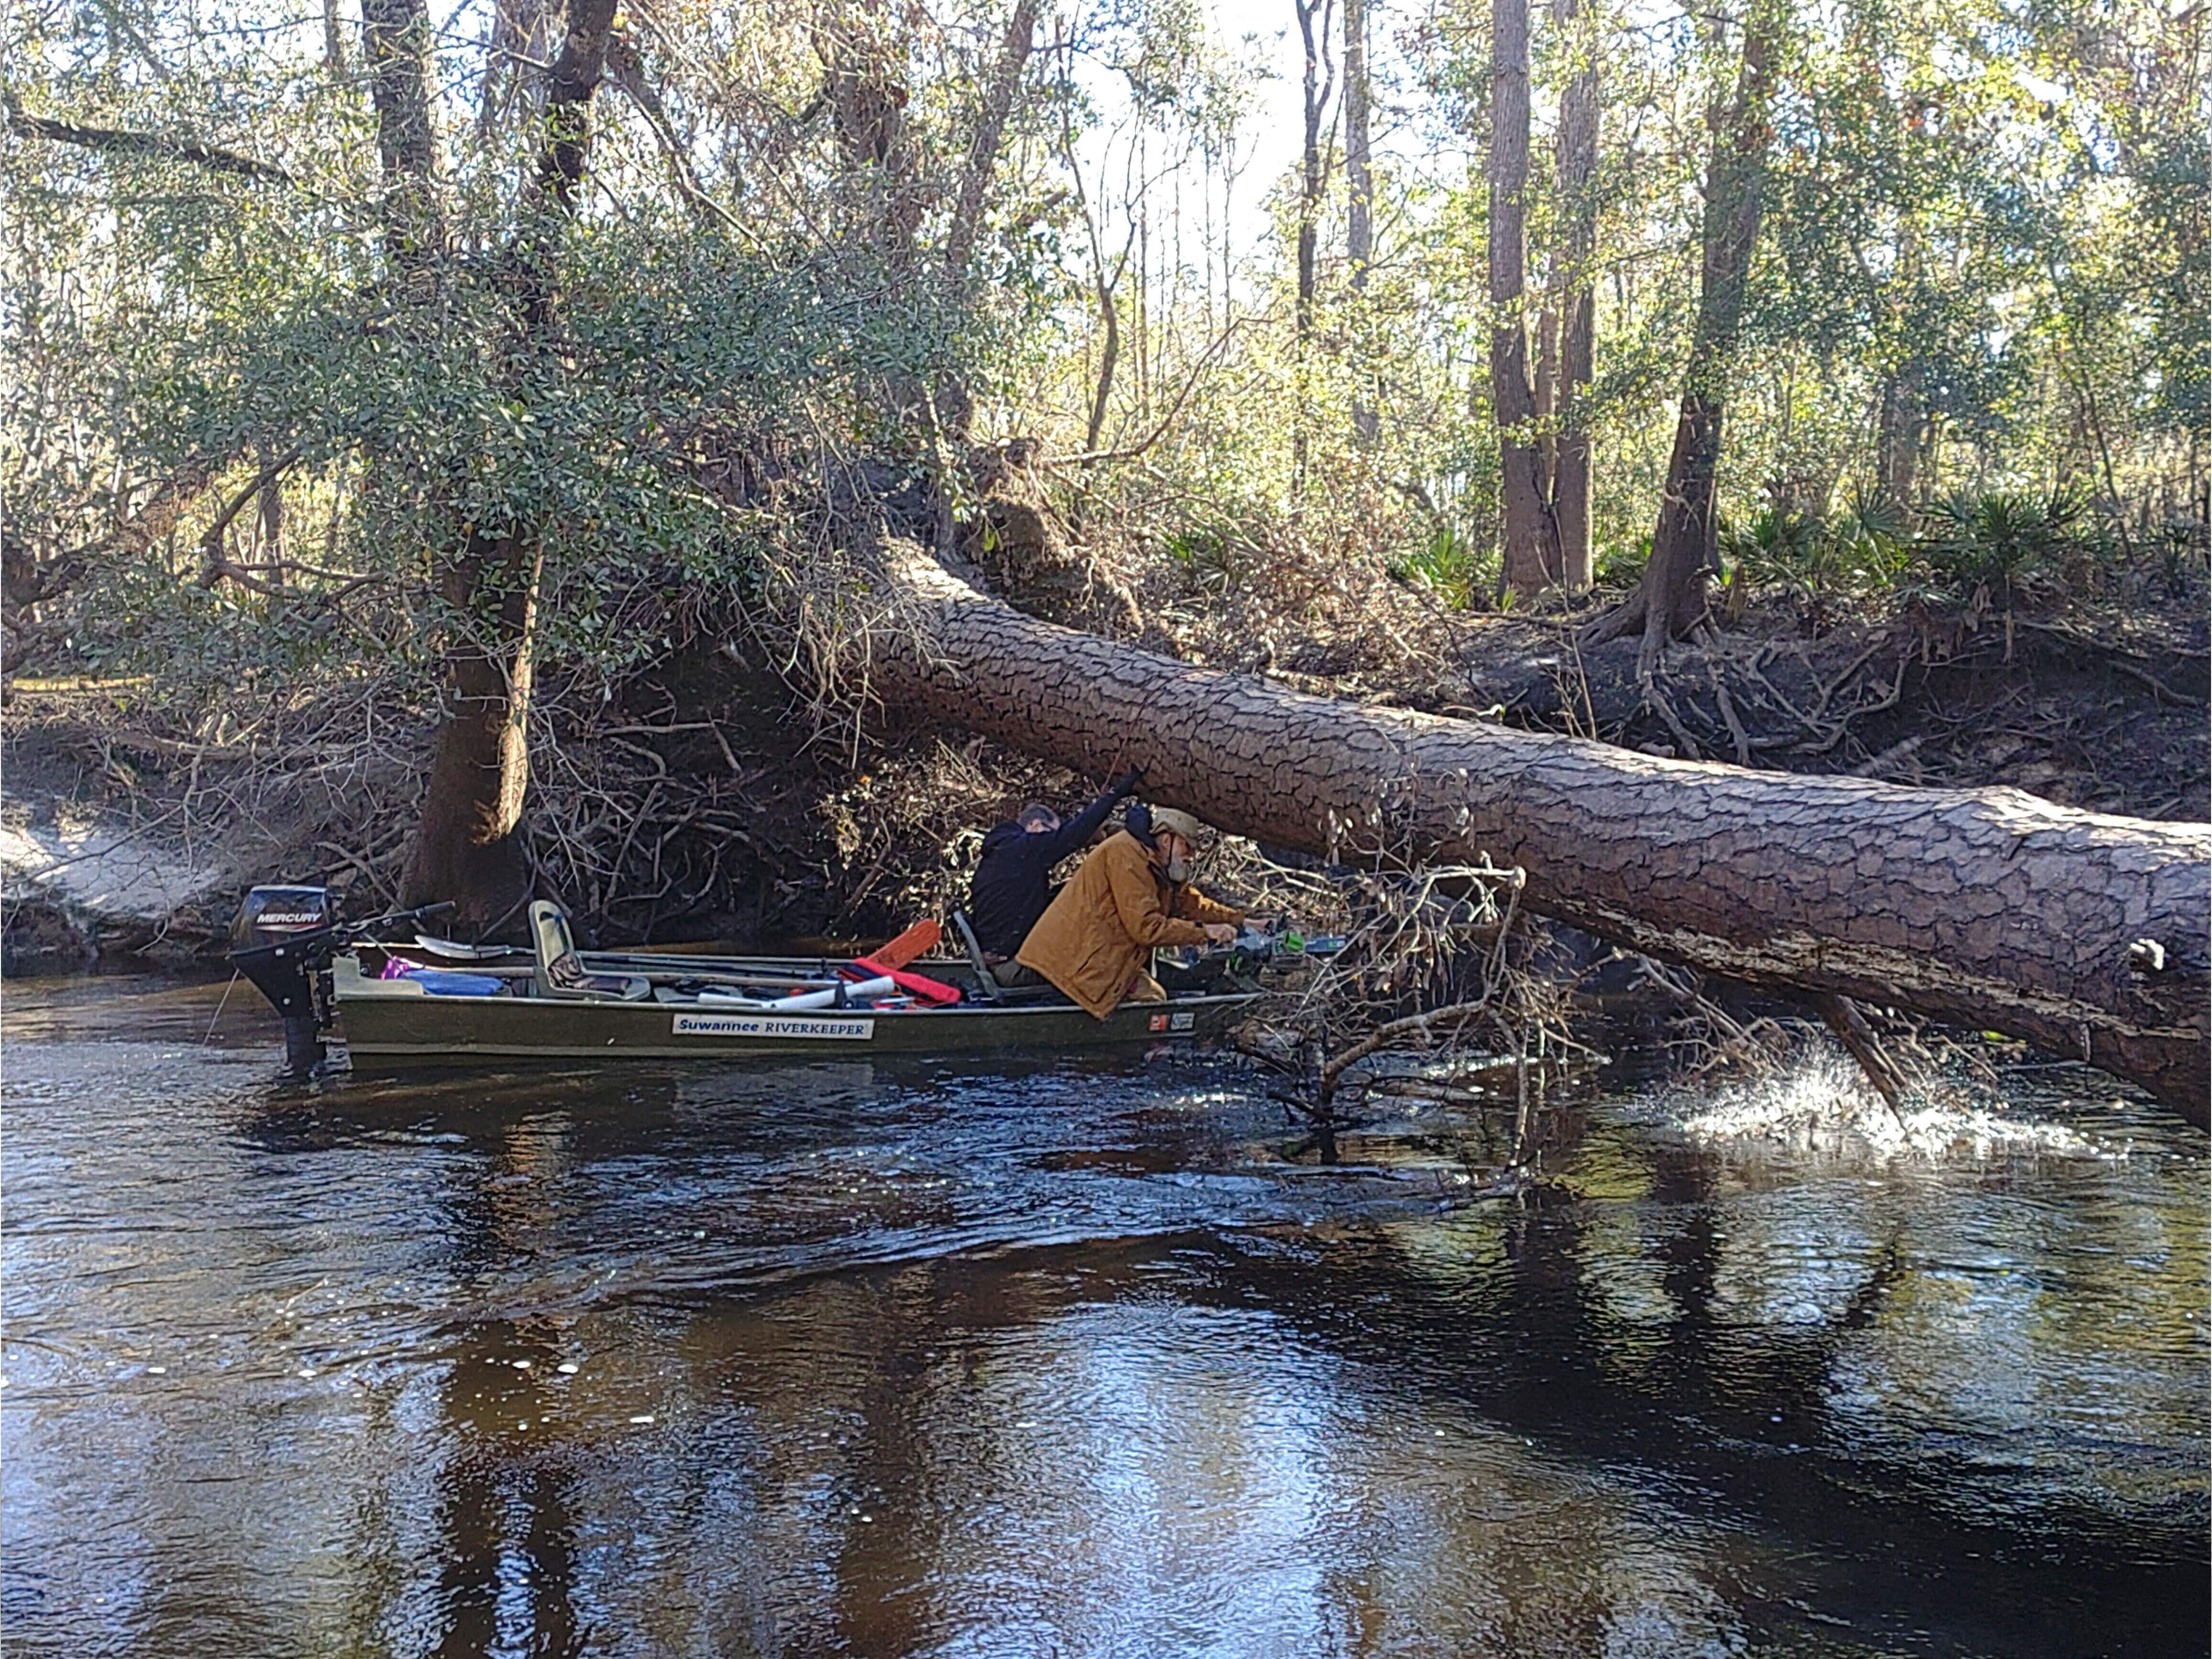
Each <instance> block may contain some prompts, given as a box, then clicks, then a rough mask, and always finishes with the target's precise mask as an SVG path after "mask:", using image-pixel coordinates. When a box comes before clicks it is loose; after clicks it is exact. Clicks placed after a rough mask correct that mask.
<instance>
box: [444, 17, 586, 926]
mask: <svg viewBox="0 0 2212 1659" xmlns="http://www.w3.org/2000/svg"><path fill="white" fill-rule="evenodd" d="M411 3H417V4H419V3H420V0H411ZM615 5H616V0H577V3H576V5H575V6H574V8H573V9H571V10H570V12H569V14H568V33H567V36H566V38H565V39H564V40H563V41H562V47H561V52H560V55H559V56H558V57H557V58H555V59H554V62H553V64H552V67H551V68H550V70H548V71H547V75H546V88H545V100H544V110H543V112H542V115H541V120H542V122H543V132H544V140H543V142H542V143H541V145H540V147H539V148H538V154H537V157H536V160H535V162H534V165H533V167H532V181H531V182H532V197H531V198H530V199H529V200H528V201H527V202H526V205H525V208H524V215H523V224H522V227H521V229H520V232H519V233H518V235H517V238H516V247H515V257H514V269H515V276H516V281H515V283H514V335H513V341H512V342H511V344H512V349H513V354H514V357H515V361H516V365H517V377H518V380H519V381H526V379H527V378H529V374H530V373H542V372H549V365H550V372H554V373H558V372H561V371H560V369H559V367H558V366H557V364H556V363H555V362H554V346H555V306H556V299H557V294H556V269H555V265H556V260H557V258H558V256H559V252H560V243H561V239H562V236H563V235H564V234H565V232H566V227H567V226H568V222H569V221H570V220H571V219H572V218H573V217H574V212H575V205H576V195H577V191H578V190H579V189H580V187H581V185H582V184H583V180H584V171H585V167H586V164H587V163H588V161H589V160H590V154H591V136H592V135H591V102H592V96H593V94H595V93H596V92H597V91H598V90H599V82H600V79H601V77H602V76H603V74H604V73H605V66H606V51H607V39H608V35H609V33H610V31H611V28H612V26H613V20H614V12H615ZM517 395H518V396H520V395H522V392H521V388H520V385H518V394H517ZM543 577H544V546H543V544H542V542H540V540H539V538H538V531H537V528H536V527H535V526H532V525H530V524H520V525H515V526H513V527H510V528H507V529H506V530H502V531H501V532H499V533H497V534H494V533H493V532H491V531H489V530H478V529H471V530H469V531H468V532H467V535H466V540H465V543H464V545H463V547H462V549H461V551H460V552H459V554H458V555H456V556H455V557H454V558H453V559H452V560H449V561H448V562H447V564H446V565H445V566H444V567H443V568H442V569H441V572H440V573H439V590H440V593H441V596H442V597H443V598H444V600H445V602H446V604H447V608H448V609H449V612H450V619H449V621H448V627H450V628H451V630H452V638H451V639H450V640H449V642H448V644H447V647H446V691H445V707H444V713H443V717H442V719H441V722H440V724H439V728H438V737H437V745H436V748H435V753H434V754H433V756H432V759H431V764H430V776H429V781H428V785H427V787H426V789H425V790H424V793H423V799H422V822H421V823H420V825H419V826H417V827H416V833H415V840H414V844H413V845H412V847H411V848H410V851H409V854H408V860H407V869H406V874H405V875H404V877H403V878H402V880H401V882H400V902H401V903H402V904H404V905H421V904H429V903H433V902H436V901H440V900H444V901H449V902H451V903H452V904H453V905H454V906H455V910H456V915H455V917H454V922H455V925H456V928H457V929H458V930H460V931H464V932H474V933H476V934H477V935H483V933H485V932H487V931H489V930H491V929H496V928H501V927H502V926H511V925H512V923H513V918H514V917H516V916H517V914H518V913H519V912H520V910H521V907H522V905H523V901H524V900H525V899H527V898H528V897H529V894H530V888H531V883H532V877H531V870H530V863H529V855H528V851H527V849H526V847H525V846H524V845H523V844H522V838H521V836H520V834H519V833H518V831H519V828H520V824H521V819H522V805H523V800H524V797H525V796H526V794H527V793H528V790H529V784H530V748H529V742H528V737H529V732H528V726H529V717H530V695H531V687H532V680H533V678H534V677H535V673H536V647H537V639H536V634H537V613H538V590H539V584H540V582H541V580H542V579H543Z"/></svg>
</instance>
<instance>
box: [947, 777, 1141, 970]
mask: <svg viewBox="0 0 2212 1659" xmlns="http://www.w3.org/2000/svg"><path fill="white" fill-rule="evenodd" d="M1120 799H1121V793H1120V791H1119V790H1107V791H1106V793H1105V794H1103V795H1102V796H1099V797H1098V798H1097V800H1096V801H1093V802H1091V804H1090V805H1089V806H1087V807H1085V808H1084V809H1083V810H1082V812H1081V813H1080V814H1078V815H1077V816H1075V817H1073V818H1071V819H1069V820H1066V822H1065V823H1063V824H1061V825H1060V827H1059V828H1058V829H1056V830H1054V831H1053V832H1052V833H1050V834H1048V835H1032V834H1030V833H1029V831H1027V830H1025V829H1024V828H1023V827H1022V826H1020V825H1019V824H1018V823H1013V822H1007V823H1004V824H1000V825H998V826H995V827H994V829H993V830H992V831H991V833H989V834H987V835H986V836H985V837H984V838H983V857H982V862H981V863H978V864H977V865H976V866H975V885H974V886H973V887H970V888H969V893H968V923H969V926H970V927H972V928H974V929H975V942H976V943H977V944H979V945H981V946H982V948H983V949H984V950H985V952H987V954H990V955H993V956H1012V954H1014V953H1015V952H1016V951H1018V950H1019V949H1020V948H1022V941H1023V940H1024V939H1026V938H1028V937H1029V932H1030V929H1031V928H1033V927H1035V926H1036V920H1037V917H1040V916H1042V915H1043V914H1044V907H1045V906H1046V905H1048V904H1050V903H1051V902H1052V882H1051V876H1052V867H1053V866H1054V864H1057V863H1059V862H1060V860H1061V859H1063V858H1065V857H1067V855H1068V854H1069V853H1071V852H1073V851H1076V850H1077V849H1078V848H1079V847H1081V846H1082V845H1085V843H1086V842H1088V841H1089V840H1090V839H1091V837H1092V836H1094V835H1096V834H1097V833H1098V826H1100V825H1101V824H1103V823H1104V822H1105V821H1106V814H1108V813H1109V812H1111V811H1113V810H1114V803H1115V802H1116V801H1118V800H1120Z"/></svg>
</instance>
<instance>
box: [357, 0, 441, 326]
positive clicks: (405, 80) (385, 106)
mask: <svg viewBox="0 0 2212 1659" xmlns="http://www.w3.org/2000/svg"><path fill="white" fill-rule="evenodd" d="M361 37H362V56H363V57H364V58H367V59H368V96H369V101H370V103H371V104H373V105H374V106H375V110H376V149H377V157H378V160H379V161H380V163H381V164H382V168H383V173H384V200H383V203H382V204H381V206H382V212H381V215H380V216H381V218H382V220H383V223H384V240H385V257H386V258H387V259H389V260H391V261H392V264H393V266H394V267H395V268H397V269H398V270H399V271H400V272H402V273H403V274H410V273H413V272H416V271H418V270H421V269H424V268H426V267H428V266H429V265H431V264H432V263H433V262H435V258H436V256H437V255H438V253H439V252H440V251H441V250H442V249H443V247H444V245H445V232H444V225H443V218H442V215H441V213H440V211H439V204H438V196H437V190H438V133H437V127H436V125H435V123H434V122H433V121H432V119H431V116H430V38H431V37H430V11H429V6H428V0H362V7H361ZM412 297H416V298H420V297H422V296H420V295H419V294H418V295H414V296H412Z"/></svg>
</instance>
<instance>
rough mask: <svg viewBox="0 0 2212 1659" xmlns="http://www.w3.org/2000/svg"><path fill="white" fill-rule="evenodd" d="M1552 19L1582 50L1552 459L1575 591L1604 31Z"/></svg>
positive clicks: (1558, 5) (1567, 202)
mask: <svg viewBox="0 0 2212 1659" xmlns="http://www.w3.org/2000/svg"><path fill="white" fill-rule="evenodd" d="M1552 18H1553V22H1554V23H1555V24H1556V25H1557V26H1558V27H1559V32H1560V33H1561V34H1562V35H1563V36H1565V39H1566V41H1567V44H1568V45H1569V47H1570V49H1571V50H1572V51H1574V53H1575V54H1576V58H1577V63H1576V68H1575V72H1574V74H1573V75H1572V76H1571V77H1569V79H1568V82H1567V86H1566V90H1565V92H1564V93H1562V94H1560V97H1559V136H1558V139H1557V142H1556V145H1555V162H1556V166H1557V169H1558V173H1559V196H1560V218H1561V221H1562V234H1561V238H1560V243H1559V262H1558V267H1557V268H1558V269H1560V270H1561V271H1562V272H1563V274H1564V275H1565V282H1564V283H1563V284H1562V287H1563V289H1564V292H1563V293H1562V294H1561V295H1560V296H1559V308H1560V311H1561V313H1562V316H1561V325H1560V330H1559V332H1560V341H1559V439H1558V443H1557V445H1556V446H1555V448H1554V451H1553V463H1552V518H1553V524H1555V525H1556V527H1557V530H1558V535H1559V579H1560V581H1561V583H1562V584H1564V585H1565V586H1566V587H1567V588H1569V589H1570V590H1572V591H1574V592H1577V593H1580V592H1583V590H1586V589H1588V588H1589V585H1590V582H1591V580H1592V578H1593V576H1594V574H1595V570H1594V566H1595V547H1594V543H1593V539H1592V530H1591V520H1590V433H1589V388H1590V384H1591V382H1592V381H1593V380H1594V379H1595V378H1596V368H1597V365H1596V348H1597V290H1596V287H1595V282H1593V280H1592V277H1591V273H1590V262H1591V260H1592V259H1593V258H1594V257H1595V255H1596V252H1597V196H1596V191H1595V184H1596V175H1597V141H1598V122H1599V119H1600V118H1601V106H1600V104H1599V102H1598V65H1597V32H1596V27H1595V21H1594V20H1593V19H1591V18H1590V17H1589V15H1587V9H1586V8H1584V7H1583V5H1582V4H1581V3H1580V0H1552Z"/></svg>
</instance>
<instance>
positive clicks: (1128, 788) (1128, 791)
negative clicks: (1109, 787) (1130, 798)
mask: <svg viewBox="0 0 2212 1659" xmlns="http://www.w3.org/2000/svg"><path fill="white" fill-rule="evenodd" d="M1144 781H1145V774H1144V773H1142V772H1139V771H1138V770H1137V769H1136V768H1135V767H1134V766H1132V767H1130V768H1129V769H1128V771H1127V772H1123V773H1122V774H1121V776H1120V777H1119V778H1115V780H1114V793H1115V796H1117V797H1118V796H1124V795H1134V794H1135V793H1136V792H1137V789H1138V786H1139V784H1142V783H1143V782H1144Z"/></svg>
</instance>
